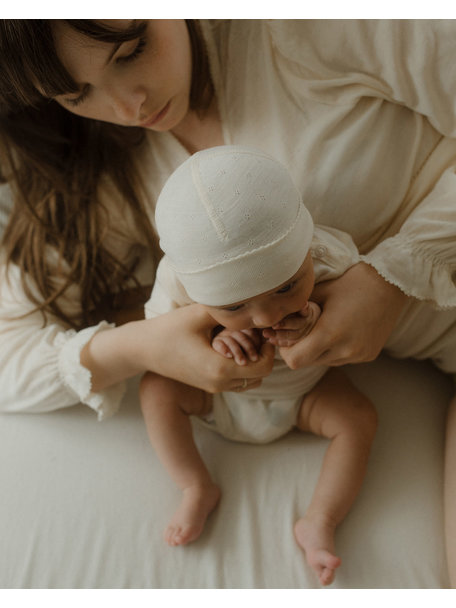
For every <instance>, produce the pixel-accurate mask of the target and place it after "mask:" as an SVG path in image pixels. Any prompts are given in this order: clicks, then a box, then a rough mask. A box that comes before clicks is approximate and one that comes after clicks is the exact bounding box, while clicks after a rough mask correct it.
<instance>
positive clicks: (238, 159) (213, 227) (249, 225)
mask: <svg viewBox="0 0 456 608" xmlns="http://www.w3.org/2000/svg"><path fill="white" fill-rule="evenodd" d="M155 219H156V225H157V230H158V234H159V236H160V246H161V248H162V250H163V252H164V253H165V254H166V256H167V257H168V261H169V262H170V264H171V267H172V268H173V270H174V271H175V272H176V274H177V276H178V278H179V280H180V281H181V282H182V284H183V286H184V287H185V289H186V291H187V293H188V295H189V296H190V297H191V298H192V299H193V300H194V301H195V302H200V303H201V304H206V305H209V306H225V305H229V304H232V303H234V302H240V301H242V300H246V299H247V298H251V297H253V296H257V295H259V294H261V293H264V292H266V291H269V290H272V289H274V288H275V287H278V286H279V285H281V284H282V283H284V282H285V281H287V280H288V279H290V278H291V277H292V276H293V275H294V274H296V272H297V271H298V270H299V268H300V267H301V265H302V263H303V261H304V259H305V257H306V255H307V253H308V251H309V248H310V244H311V241H312V235H313V222H312V218H311V216H310V213H309V212H308V211H307V209H306V208H305V207H304V205H303V204H302V201H301V195H300V194H299V192H298V190H297V189H296V187H295V185H294V184H293V181H292V179H291V177H290V175H289V173H288V171H287V170H286V169H285V167H284V166H283V165H281V164H280V163H278V162H277V161H275V160H273V159H272V158H270V157H269V156H267V155H265V154H263V153H262V152H259V151H257V150H253V149H250V148H244V147H239V146H219V147H216V148H210V149H208V150H203V151H202V152H198V153H196V154H194V155H193V156H191V157H190V158H189V159H188V160H187V161H185V162H184V163H183V164H182V165H181V166H180V167H178V169H177V170H176V171H175V172H174V173H173V174H172V175H171V177H170V178H169V179H168V181H167V182H166V184H165V186H164V188H163V190H162V192H161V194H160V196H159V198H158V202H157V206H156V212H155Z"/></svg>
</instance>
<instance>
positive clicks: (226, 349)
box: [212, 329, 263, 365]
mask: <svg viewBox="0 0 456 608" xmlns="http://www.w3.org/2000/svg"><path fill="white" fill-rule="evenodd" d="M262 342H263V340H262V338H261V334H260V332H259V331H258V330H257V329H242V330H240V331H231V330H229V329H222V331H221V332H220V333H218V334H217V335H216V336H215V338H214V339H213V340H212V348H213V349H214V350H216V351H217V352H218V353H220V354H221V355H223V356H224V357H227V358H228V359H234V360H235V362H236V363H237V364H238V365H245V364H246V363H247V362H248V361H249V360H250V361H258V353H259V351H260V348H261V344H262Z"/></svg>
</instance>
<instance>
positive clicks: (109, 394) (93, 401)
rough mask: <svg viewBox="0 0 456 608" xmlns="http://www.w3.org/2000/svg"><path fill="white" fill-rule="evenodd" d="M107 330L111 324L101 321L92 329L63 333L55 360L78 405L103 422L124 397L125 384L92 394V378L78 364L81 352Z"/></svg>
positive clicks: (84, 368)
mask: <svg viewBox="0 0 456 608" xmlns="http://www.w3.org/2000/svg"><path fill="white" fill-rule="evenodd" d="M110 327H113V325H111V324H109V323H107V322H106V321H102V322H101V323H99V324H98V325H96V326H94V327H87V328H86V329H83V330H81V331H78V332H76V331H74V330H69V331H67V332H65V334H63V335H62V338H63V344H62V347H61V349H60V353H59V359H58V367H59V373H60V376H61V378H62V380H63V382H64V384H65V386H67V387H68V388H69V389H71V390H72V391H73V392H74V393H75V394H76V395H77V397H78V399H79V401H80V402H81V403H84V404H85V405H88V406H89V407H91V408H92V409H93V410H95V411H96V412H97V414H98V420H104V419H105V418H108V417H109V416H112V415H113V414H115V413H116V412H117V411H118V409H119V407H120V402H121V401H122V398H123V396H124V394H125V390H126V382H119V384H116V385H114V386H111V387H109V388H107V389H105V390H103V391H100V392H98V393H94V392H92V376H91V373H90V371H89V370H88V369H87V368H86V367H84V366H83V365H81V351H82V349H83V348H84V346H85V345H86V344H87V343H88V342H89V341H90V340H91V338H92V337H93V336H94V335H95V334H96V333H97V332H99V331H104V330H105V329H108V328H110Z"/></svg>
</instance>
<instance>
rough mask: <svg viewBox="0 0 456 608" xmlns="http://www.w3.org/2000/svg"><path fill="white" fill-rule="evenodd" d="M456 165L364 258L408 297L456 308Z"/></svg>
mask: <svg viewBox="0 0 456 608" xmlns="http://www.w3.org/2000/svg"><path fill="white" fill-rule="evenodd" d="M455 200H456V165H455V166H453V167H449V168H448V169H447V170H446V171H444V173H443V175H442V176H441V177H440V179H439V180H438V182H437V184H436V185H435V187H434V188H433V189H432V190H431V192H429V194H428V195H427V196H425V197H424V198H423V199H422V200H421V202H420V204H419V205H418V206H417V207H416V208H415V209H414V210H413V211H412V212H411V213H410V215H409V216H408V218H407V220H406V221H405V222H404V223H403V225H402V227H401V229H400V230H399V232H398V233H397V234H396V235H394V236H392V237H391V238H387V239H385V240H384V241H382V242H381V243H380V244H379V245H377V246H376V247H375V248H374V249H373V250H372V251H371V252H370V253H368V254H367V255H364V256H361V260H362V261H364V262H366V263H367V264H370V265H371V266H373V267H374V268H375V269H376V270H377V272H378V273H379V274H380V275H381V276H382V277H383V278H384V279H386V280H387V281H388V282H390V283H393V284H394V285H396V286H397V287H399V288H400V289H401V290H402V291H403V292H404V293H405V294H407V295H408V296H411V297H414V298H416V299H418V300H421V301H426V302H428V303H429V304H431V305H432V306H434V307H435V308H437V309H448V308H454V307H456V247H455V243H456V205H455Z"/></svg>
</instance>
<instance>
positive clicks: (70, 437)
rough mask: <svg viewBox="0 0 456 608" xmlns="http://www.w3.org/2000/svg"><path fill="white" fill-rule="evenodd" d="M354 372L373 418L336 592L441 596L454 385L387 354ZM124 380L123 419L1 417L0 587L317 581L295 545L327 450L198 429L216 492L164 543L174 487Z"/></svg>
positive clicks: (298, 439)
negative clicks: (198, 521) (207, 512)
mask: <svg viewBox="0 0 456 608" xmlns="http://www.w3.org/2000/svg"><path fill="white" fill-rule="evenodd" d="M347 373H348V374H349V375H350V377H351V378H352V379H353V381H354V382H355V383H356V384H357V385H358V386H359V387H360V388H361V389H362V390H363V391H365V392H366V393H367V394H368V395H369V396H370V397H371V399H373V401H374V402H375V404H376V406H377V408H378V411H379V417H380V424H379V430H378V435H377V438H376V440H375V443H374V447H373V452H372V458H371V462H370V468H369V471H368V476H367V479H366V481H365V484H364V486H363V489H362V493H361V495H360V496H359V499H358V501H357V503H356V505H355V507H354V508H353V510H352V512H351V513H350V515H349V517H348V518H347V520H346V521H345V522H344V524H343V525H342V526H341V527H340V529H339V532H338V535H337V538H336V541H337V547H338V551H339V554H340V555H341V557H342V566H341V567H340V569H339V571H338V574H337V577H336V581H335V583H334V584H333V585H332V586H333V587H335V588H442V587H443V588H445V587H447V586H448V579H447V575H446V568H445V557H444V547H443V523H442V500H441V494H442V462H443V429H444V416H445V407H446V404H447V402H448V400H449V398H450V396H451V386H452V385H451V382H450V381H449V379H447V378H444V377H443V376H441V375H440V374H439V373H438V372H437V371H436V370H435V369H433V368H432V367H431V366H428V365H427V364H424V363H412V362H405V361H403V362H398V361H392V360H390V359H388V358H386V357H382V358H381V359H380V360H378V361H377V362H375V363H371V364H366V365H359V366H354V367H349V368H348V369H347ZM136 389H137V384H136V383H135V382H132V383H131V385H130V389H129V392H128V394H127V396H126V398H125V400H124V404H123V406H122V408H121V411H120V413H119V414H118V415H117V416H115V417H114V418H111V419H109V420H107V421H106V422H102V423H99V422H97V420H96V418H95V416H94V415H93V412H91V411H89V410H88V409H87V408H84V407H82V406H80V407H79V406H78V407H75V408H72V409H70V410H63V411H60V412H56V413H52V414H43V415H28V416H27V415H10V416H3V417H0V463H1V465H0V488H1V497H2V498H1V500H0V538H1V541H0V587H1V588H10V589H14V588H88V589H94V588H109V589H114V588H140V589H148V588H155V589H157V588H162V589H163V588H166V589H168V588H194V589H200V588H241V589H242V588H277V589H284V588H292V589H295V588H318V587H319V585H318V584H317V582H316V580H315V578H314V576H313V575H312V573H311V572H310V570H309V569H308V567H307V566H306V563H305V560H304V557H303V555H302V553H301V552H300V550H299V549H298V548H297V546H296V545H295V542H294V540H293V535H292V527H293V522H294V521H295V519H296V518H297V516H298V515H299V514H300V513H302V512H303V511H304V509H305V507H306V504H307V502H308V501H309V498H310V494H311V492H312V489H313V486H314V483H315V481H316V476H317V475H318V472H319V466H320V461H321V458H322V455H323V452H324V450H325V446H326V442H325V441H324V440H321V439H318V438H316V437H313V436H311V435H305V436H304V435H301V434H298V433H293V434H291V435H289V436H287V437H285V438H284V439H281V440H279V441H278V442H276V443H273V444H269V445H266V446H250V445H241V444H234V443H230V442H228V441H226V440H224V439H222V438H221V437H219V436H216V435H215V434H212V433H211V432H210V431H208V430H206V429H202V428H197V429H196V436H197V440H198V443H199V445H200V447H201V450H202V453H203V455H204V457H205V459H206V462H207V463H208V465H209V467H210V469H211V471H212V472H213V475H214V477H215V478H216V479H217V481H218V483H219V484H220V485H221V487H222V490H223V497H222V501H221V503H220V506H219V508H218V509H217V511H216V512H215V513H214V514H213V515H212V516H211V519H210V520H209V524H208V526H207V528H206V530H205V532H204V533H203V536H202V537H201V538H200V539H199V540H198V541H197V542H196V543H194V544H192V545H190V546H187V547H180V548H170V547H167V546H166V545H165V544H164V543H163V541H162V530H163V527H164V525H165V523H166V521H167V518H168V517H169V515H170V513H171V512H172V510H173V508H174V506H175V505H176V504H177V499H178V493H177V490H175V488H174V487H173V486H172V484H171V482H170V481H169V480H168V478H167V477H166V475H165V473H164V472H163V471H162V469H161V466H160V465H159V463H158V461H157V459H156V456H155V454H154V452H153V450H152V448H151V447H150V446H149V442H148V438H147V434H146V430H145V427H144V424H143V422H142V418H141V414H140V411H139V407H138V401H137V397H136Z"/></svg>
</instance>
